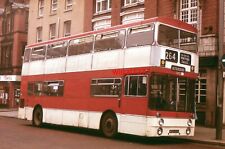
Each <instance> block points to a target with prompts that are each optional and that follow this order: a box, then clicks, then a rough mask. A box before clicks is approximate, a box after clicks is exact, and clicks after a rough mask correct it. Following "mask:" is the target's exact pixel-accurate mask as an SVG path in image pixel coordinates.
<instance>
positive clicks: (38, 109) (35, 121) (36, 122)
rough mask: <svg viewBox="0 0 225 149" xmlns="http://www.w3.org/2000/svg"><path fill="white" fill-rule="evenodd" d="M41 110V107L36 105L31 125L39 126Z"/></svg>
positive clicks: (41, 116) (41, 117) (41, 115)
mask: <svg viewBox="0 0 225 149" xmlns="http://www.w3.org/2000/svg"><path fill="white" fill-rule="evenodd" d="M42 119H43V111H42V108H41V107H36V108H35V109H34V112H33V120H32V124H33V126H36V127H40V126H41V125H42Z"/></svg>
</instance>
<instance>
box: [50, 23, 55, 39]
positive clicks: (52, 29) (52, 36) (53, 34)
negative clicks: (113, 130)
mask: <svg viewBox="0 0 225 149" xmlns="http://www.w3.org/2000/svg"><path fill="white" fill-rule="evenodd" d="M55 37H56V24H55V23H54V24H50V26H49V39H54V38H55Z"/></svg>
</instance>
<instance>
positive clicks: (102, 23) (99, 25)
mask: <svg viewBox="0 0 225 149" xmlns="http://www.w3.org/2000/svg"><path fill="white" fill-rule="evenodd" d="M109 27H111V19H104V20H98V21H95V22H94V25H93V30H100V29H105V28H109Z"/></svg>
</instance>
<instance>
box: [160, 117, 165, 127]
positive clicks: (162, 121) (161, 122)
mask: <svg viewBox="0 0 225 149" xmlns="http://www.w3.org/2000/svg"><path fill="white" fill-rule="evenodd" d="M159 125H160V126H162V125H164V120H163V119H162V118H161V119H160V120H159Z"/></svg>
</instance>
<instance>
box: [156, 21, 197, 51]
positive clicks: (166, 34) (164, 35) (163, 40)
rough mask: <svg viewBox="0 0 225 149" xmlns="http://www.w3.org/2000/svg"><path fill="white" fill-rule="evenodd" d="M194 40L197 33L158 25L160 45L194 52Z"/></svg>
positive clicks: (195, 47) (195, 45) (195, 46)
mask: <svg viewBox="0 0 225 149" xmlns="http://www.w3.org/2000/svg"><path fill="white" fill-rule="evenodd" d="M196 40H197V35H196V34H194V33H191V32H187V31H183V30H179V29H176V28H172V27H169V26H166V25H162V24H161V25H159V31H158V43H159V44H161V45H164V46H168V47H173V48H180V49H184V50H188V51H192V52H196V49H197V44H196Z"/></svg>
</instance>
